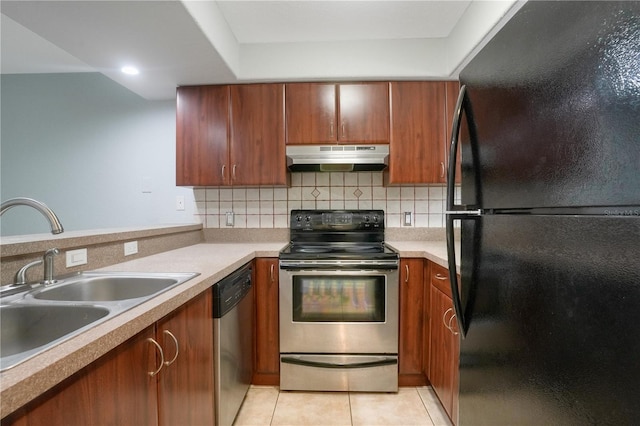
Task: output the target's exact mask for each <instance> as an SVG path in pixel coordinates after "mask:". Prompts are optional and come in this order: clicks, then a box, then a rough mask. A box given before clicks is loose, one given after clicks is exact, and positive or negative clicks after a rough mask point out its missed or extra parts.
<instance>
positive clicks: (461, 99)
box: [446, 85, 482, 338]
mask: <svg viewBox="0 0 640 426" xmlns="http://www.w3.org/2000/svg"><path fill="white" fill-rule="evenodd" d="M466 95H467V87H466V86H465V85H463V86H462V87H461V88H460V93H459V95H458V101H457V102H456V108H455V111H454V114H453V124H452V126H451V151H450V153H449V168H448V173H447V210H446V217H447V221H446V232H447V257H448V263H449V282H450V283H451V296H452V298H453V308H454V313H455V315H454V316H455V317H456V319H457V321H458V329H459V330H460V335H461V336H462V337H463V338H464V337H465V334H466V330H467V327H466V322H465V318H464V311H463V308H462V301H461V299H460V291H459V289H458V273H457V268H456V253H455V241H454V235H453V221H454V220H455V219H471V218H475V217H478V216H480V215H481V214H482V210H465V207H464V206H461V205H456V204H455V180H456V161H457V156H458V144H459V141H460V126H461V124H462V116H463V114H464V110H465V106H468V105H467V102H468V99H467V97H466ZM452 318H453V317H452Z"/></svg>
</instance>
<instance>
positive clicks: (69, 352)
mask: <svg viewBox="0 0 640 426" xmlns="http://www.w3.org/2000/svg"><path fill="white" fill-rule="evenodd" d="M285 245H286V244H285V243H251V244H196V245H192V246H188V247H184V248H180V249H176V250H170V251H167V252H164V253H160V254H156V255H153V256H148V257H143V258H139V259H135V260H132V261H128V262H123V263H119V264H116V265H113V266H109V267H106V268H101V269H99V270H101V271H126V272H199V273H200V275H199V276H197V277H195V278H192V279H191V280H189V281H187V282H185V283H183V284H181V285H179V286H177V287H174V288H172V289H171V290H168V291H166V292H165V293H162V294H160V295H158V296H156V297H154V298H152V299H150V300H148V301H146V302H145V303H143V304H140V305H138V306H136V307H134V308H133V309H130V310H128V311H125V312H123V313H121V314H120V315H117V316H115V317H113V318H112V319H110V320H107V321H105V322H103V323H100V324H98V325H96V326H95V327H93V328H91V329H89V330H87V331H86V332H83V333H81V334H79V335H77V336H75V337H73V338H71V339H68V340H66V341H64V342H62V343H60V344H59V345H56V346H54V347H52V348H50V349H48V350H46V351H45V352H43V353H42V354H40V355H37V356H35V357H33V358H31V359H28V360H27V361H25V362H23V363H21V364H18V365H16V366H15V367H12V368H10V369H8V370H6V371H4V372H2V373H0V401H1V410H0V418H2V417H5V416H6V415H8V414H10V413H11V412H13V411H15V410H16V409H18V408H20V407H21V406H22V405H24V404H26V403H27V402H29V401H31V400H32V399H34V398H35V397H36V396H38V395H40V394H42V393H43V392H45V391H46V390H48V389H50V388H51V387H53V386H55V385H56V384H58V383H60V382H61V381H62V380H64V379H65V378H67V377H69V376H71V375H72V374H73V373H75V372H77V371H78V370H80V369H81V368H83V367H84V366H86V365H88V364H90V363H91V362H93V361H95V360H96V359H98V358H99V357H101V356H102V355H104V354H106V353H107V352H109V351H110V350H111V349H113V348H115V347H116V346H118V345H119V344H121V343H123V342H125V341H126V340H128V339H129V338H131V337H133V336H135V335H136V334H137V333H139V332H140V331H142V330H144V329H145V328H146V327H148V326H150V325H152V324H153V323H155V322H156V321H158V320H160V319H161V318H163V317H164V316H165V315H167V314H168V313H170V312H172V311H174V310H175V309H176V308H178V307H179V306H181V305H183V304H184V303H186V302H187V301H189V300H191V299H192V298H193V297H195V296H197V295H198V294H200V293H201V292H203V291H205V290H206V289H207V288H209V287H211V286H212V285H213V284H215V283H216V282H218V281H219V280H220V279H222V278H224V277H225V276H227V275H229V274H230V273H231V272H233V271H234V270H236V269H237V268H239V267H240V266H242V265H244V264H245V263H247V262H249V261H251V260H252V259H253V258H255V257H277V256H278V252H279V251H280V250H281V249H282V248H283V247H284V246H285Z"/></svg>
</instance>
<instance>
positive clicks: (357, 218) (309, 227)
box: [280, 210, 398, 268]
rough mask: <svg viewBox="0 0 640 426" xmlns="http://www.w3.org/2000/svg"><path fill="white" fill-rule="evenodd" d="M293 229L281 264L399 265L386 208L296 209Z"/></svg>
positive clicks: (293, 217) (292, 218)
mask: <svg viewBox="0 0 640 426" xmlns="http://www.w3.org/2000/svg"><path fill="white" fill-rule="evenodd" d="M290 233H291V234H290V240H291V242H290V244H289V245H288V246H287V247H286V248H285V249H284V250H282V251H281V252H280V264H281V266H285V267H286V266H288V265H289V266H290V265H293V264H295V265H298V264H311V265H314V266H318V265H327V266H334V265H342V266H345V265H349V266H355V265H360V266H364V267H368V268H371V267H374V266H388V267H393V266H394V265H395V266H396V267H397V263H398V254H397V253H396V252H395V251H394V250H392V249H390V248H389V247H387V246H386V245H385V243H384V211H383V210H292V211H291V217H290Z"/></svg>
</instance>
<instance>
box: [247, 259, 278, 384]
mask: <svg viewBox="0 0 640 426" xmlns="http://www.w3.org/2000/svg"><path fill="white" fill-rule="evenodd" d="M254 289H255V292H256V293H255V295H256V296H255V303H256V332H255V339H256V344H255V351H256V353H255V372H254V375H253V383H254V384H256V385H274V386H277V385H279V384H280V344H279V340H280V337H279V331H278V327H279V323H278V312H279V308H278V259H277V258H258V259H256V260H255V288H254Z"/></svg>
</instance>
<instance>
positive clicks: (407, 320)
mask: <svg viewBox="0 0 640 426" xmlns="http://www.w3.org/2000/svg"><path fill="white" fill-rule="evenodd" d="M425 263H426V262H425V260H424V259H400V274H399V275H400V283H399V284H400V321H399V323H400V335H399V343H398V364H399V365H398V372H399V377H398V384H399V385H400V386H424V385H425V384H426V383H427V380H426V377H425V375H424V366H423V361H424V358H423V351H424V344H423V342H424V341H423V338H424V333H423V329H424V319H425V314H426V311H427V310H428V307H425V306H424V304H423V302H424V268H425Z"/></svg>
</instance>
